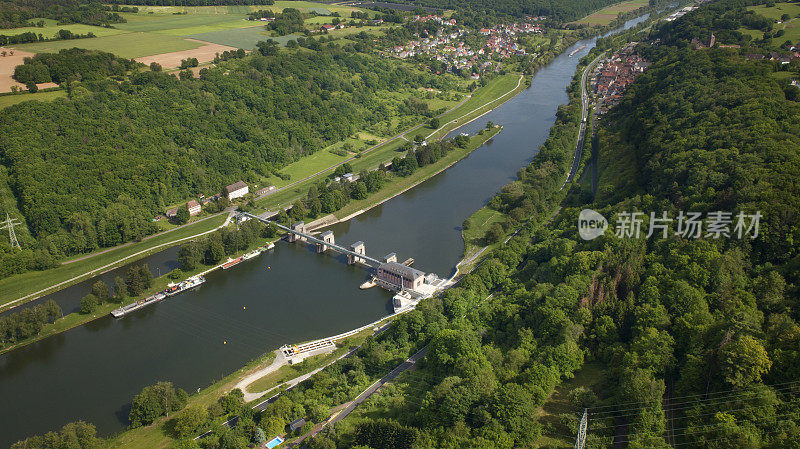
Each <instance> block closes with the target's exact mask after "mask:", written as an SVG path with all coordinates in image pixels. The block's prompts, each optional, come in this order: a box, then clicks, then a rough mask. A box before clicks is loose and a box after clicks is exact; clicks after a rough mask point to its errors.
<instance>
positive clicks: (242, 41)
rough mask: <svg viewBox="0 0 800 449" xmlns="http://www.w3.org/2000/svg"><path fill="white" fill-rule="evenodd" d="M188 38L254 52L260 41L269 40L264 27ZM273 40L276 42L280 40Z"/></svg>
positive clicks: (192, 35) (213, 32)
mask: <svg viewBox="0 0 800 449" xmlns="http://www.w3.org/2000/svg"><path fill="white" fill-rule="evenodd" d="M186 37H190V38H192V39H197V40H201V41H205V42H212V43H215V44H221V45H229V46H231V47H236V48H244V49H245V50H252V49H254V48H256V43H258V41H264V40H267V39H268V38H269V36H268V35H267V30H266V29H265V28H264V27H263V26H258V27H249V28H236V29H228V30H220V31H211V32H208V33H197V34H190V35H188V36H186ZM283 37H284V38H286V39H285V40H286V41H288V40H289V39H292V38H289V37H287V36H283ZM273 39H274V40H276V41H278V40H279V38H273ZM279 43H285V42H279Z"/></svg>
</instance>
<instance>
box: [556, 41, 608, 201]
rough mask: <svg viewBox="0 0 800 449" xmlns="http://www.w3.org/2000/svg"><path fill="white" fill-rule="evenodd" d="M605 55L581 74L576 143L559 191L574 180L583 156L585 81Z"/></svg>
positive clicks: (587, 94)
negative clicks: (579, 118)
mask: <svg viewBox="0 0 800 449" xmlns="http://www.w3.org/2000/svg"><path fill="white" fill-rule="evenodd" d="M603 55H605V52H603V53H602V54H600V56H598V57H596V58H595V59H594V61H592V62H590V63H589V65H588V66H586V68H585V69H584V70H583V74H581V124H580V127H579V128H578V142H577V143H576V144H575V156H573V158H572V168H570V170H569V173H568V174H567V179H566V180H565V181H564V184H563V185H562V186H561V190H563V189H564V187H566V186H567V184H568V183H570V182H571V181H572V180H573V178H575V173H577V171H578V167H579V166H580V163H581V156H582V155H583V140H584V136H585V135H586V120H587V117H588V115H589V92H588V90H587V88H586V81H587V79H588V78H589V72H591V71H592V68H594V66H595V65H596V64H597V63H598V62H599V61H600V59H601V58H602V57H603Z"/></svg>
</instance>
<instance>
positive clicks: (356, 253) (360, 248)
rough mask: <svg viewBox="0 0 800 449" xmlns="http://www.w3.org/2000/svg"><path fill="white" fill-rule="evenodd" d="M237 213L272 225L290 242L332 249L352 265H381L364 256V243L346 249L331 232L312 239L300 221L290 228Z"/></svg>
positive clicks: (357, 243)
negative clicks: (283, 233)
mask: <svg viewBox="0 0 800 449" xmlns="http://www.w3.org/2000/svg"><path fill="white" fill-rule="evenodd" d="M237 213H238V214H239V215H241V216H245V217H248V218H253V219H256V220H258V221H261V222H263V223H266V224H272V225H275V226H277V227H278V228H280V229H283V230H284V231H286V232H288V233H289V241H290V242H295V241H297V240H301V241H305V242H312V243H316V244H317V245H318V248H325V249H332V250H334V251H337V252H340V253H342V254H345V255H347V256H348V263H351V264H352V263H355V262H360V263H363V264H365V265H368V266H370V267H371V268H375V269H377V268H378V267H379V266H380V265H381V263H382V262H381V261H380V260H378V259H375V258H373V257H370V256H368V255H367V254H366V252H365V251H364V242H356V243H354V244H353V245H352V249H348V248H345V247H343V246H341V245H337V244H336V243H334V238H333V232H331V231H326V232H325V233H323V235H322V237H323V239H318V238H317V237H314V236H313V235H311V234H309V233H307V232H306V226H305V223H303V222H302V221H301V222H300V223H296V224H295V225H294V226H292V227H289V226H286V225H283V224H281V223H278V222H276V221H273V220H270V219H268V218H262V217H259V216H258V215H253V214H251V213H249V212H237ZM328 232H330V234H328ZM326 234H327V235H326ZM322 251H324V250H322ZM322 251H320V252H322Z"/></svg>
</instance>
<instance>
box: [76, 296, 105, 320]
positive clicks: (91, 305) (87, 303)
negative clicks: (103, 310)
mask: <svg viewBox="0 0 800 449" xmlns="http://www.w3.org/2000/svg"><path fill="white" fill-rule="evenodd" d="M98 307H100V301H99V300H98V299H97V296H95V295H93V294H91V293H89V294H88V295H86V296H84V297H83V298H81V304H80V311H81V313H83V314H86V315H88V314H90V313H94V312H95V311H96V310H97V308H98Z"/></svg>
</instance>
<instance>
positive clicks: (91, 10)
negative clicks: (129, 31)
mask: <svg viewBox="0 0 800 449" xmlns="http://www.w3.org/2000/svg"><path fill="white" fill-rule="evenodd" d="M33 18H40V19H41V18H44V19H53V20H57V21H58V23H59V24H67V23H85V24H87V25H97V26H108V25H110V24H113V23H122V22H125V19H124V18H122V16H120V15H119V14H117V13H116V12H113V11H111V8H109V7H108V6H106V5H104V4H103V3H102V2H99V1H95V0H91V1H87V2H82V1H79V0H0V28H16V27H27V26H30V23H29V21H30V20H31V19H33Z"/></svg>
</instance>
